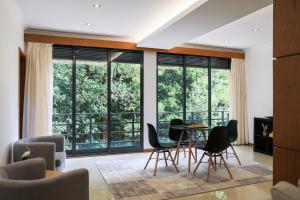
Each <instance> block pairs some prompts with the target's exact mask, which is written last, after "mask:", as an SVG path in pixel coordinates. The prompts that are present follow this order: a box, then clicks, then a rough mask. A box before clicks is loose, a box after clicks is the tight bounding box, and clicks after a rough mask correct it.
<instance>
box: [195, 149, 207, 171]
mask: <svg viewBox="0 0 300 200" xmlns="http://www.w3.org/2000/svg"><path fill="white" fill-rule="evenodd" d="M204 155H205V153H203V154H202V156H201V158H200V160H199V163H198V164H197V166H196V168H195V170H194V174H195V173H196V171H197V169H198V167H199V166H200V163H201V162H202V159H203V158H204Z"/></svg>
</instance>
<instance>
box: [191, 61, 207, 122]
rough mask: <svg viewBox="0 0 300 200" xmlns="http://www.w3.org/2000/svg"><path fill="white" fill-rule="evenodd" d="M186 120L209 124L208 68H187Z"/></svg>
mask: <svg viewBox="0 0 300 200" xmlns="http://www.w3.org/2000/svg"><path fill="white" fill-rule="evenodd" d="M186 122H187V123H196V122H200V123H203V124H205V125H208V69H207V68H198V67H197V68H196V67H189V66H188V67H187V69H186Z"/></svg>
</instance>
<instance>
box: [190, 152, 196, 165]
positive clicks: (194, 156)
mask: <svg viewBox="0 0 300 200" xmlns="http://www.w3.org/2000/svg"><path fill="white" fill-rule="evenodd" d="M191 154H192V156H193V158H194V161H195V163H197V160H196V156H195V155H194V153H193V150H192V149H191Z"/></svg>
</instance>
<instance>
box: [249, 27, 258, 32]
mask: <svg viewBox="0 0 300 200" xmlns="http://www.w3.org/2000/svg"><path fill="white" fill-rule="evenodd" d="M251 31H252V32H258V31H259V28H255V29H252V30H251Z"/></svg>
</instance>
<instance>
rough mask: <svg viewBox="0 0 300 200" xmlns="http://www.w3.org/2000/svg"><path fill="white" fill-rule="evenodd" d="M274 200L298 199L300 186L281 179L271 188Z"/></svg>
mask: <svg viewBox="0 0 300 200" xmlns="http://www.w3.org/2000/svg"><path fill="white" fill-rule="evenodd" d="M271 194H272V199H273V200H298V199H299V197H300V188H298V187H296V186H295V185H292V184H290V183H288V182H285V181H281V182H279V183H277V184H276V185H274V187H273V188H272V189H271Z"/></svg>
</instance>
